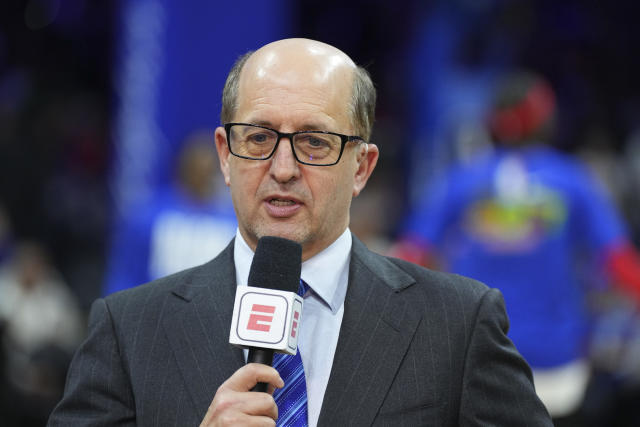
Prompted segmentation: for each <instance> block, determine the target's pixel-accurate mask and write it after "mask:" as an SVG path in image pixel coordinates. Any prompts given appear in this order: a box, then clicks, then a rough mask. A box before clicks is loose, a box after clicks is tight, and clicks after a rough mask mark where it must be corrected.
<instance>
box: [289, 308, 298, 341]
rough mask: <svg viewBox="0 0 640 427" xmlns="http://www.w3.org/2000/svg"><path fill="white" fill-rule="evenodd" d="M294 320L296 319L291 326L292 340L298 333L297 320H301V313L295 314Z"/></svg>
mask: <svg viewBox="0 0 640 427" xmlns="http://www.w3.org/2000/svg"><path fill="white" fill-rule="evenodd" d="M293 318H294V319H296V320H294V321H293V325H291V338H295V337H296V332H297V331H298V322H297V320H298V319H299V318H300V312H299V311H296V312H295V313H293Z"/></svg>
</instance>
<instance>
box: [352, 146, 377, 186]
mask: <svg viewBox="0 0 640 427" xmlns="http://www.w3.org/2000/svg"><path fill="white" fill-rule="evenodd" d="M378 156H379V152H378V147H377V146H376V145H375V144H367V143H365V144H362V147H361V148H360V150H359V151H358V155H357V157H356V162H357V169H356V175H355V179H354V182H353V197H356V196H358V194H360V192H361V191H362V189H363V188H364V186H365V185H366V184H367V181H368V180H369V177H370V176H371V173H372V172H373V169H375V167H376V164H377V163H378Z"/></svg>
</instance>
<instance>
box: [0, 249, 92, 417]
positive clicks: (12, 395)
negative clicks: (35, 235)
mask: <svg viewBox="0 0 640 427" xmlns="http://www.w3.org/2000/svg"><path fill="white" fill-rule="evenodd" d="M0 324H1V325H2V330H3V334H2V335H3V336H2V351H3V359H5V362H4V366H3V369H4V371H3V375H2V376H0V378H5V380H4V384H3V385H4V389H3V392H2V393H0V396H1V397H3V398H4V399H5V401H4V402H2V405H0V406H4V409H5V414H4V416H5V418H6V419H5V420H3V421H4V422H6V425H20V426H30V425H43V424H44V422H45V421H46V419H47V417H48V415H49V413H50V412H51V410H52V409H53V407H54V405H55V404H56V402H57V401H58V400H59V399H60V397H61V396H62V391H63V388H64V379H65V375H66V370H67V366H68V363H69V361H70V360H71V355H72V354H73V352H74V351H75V348H76V346H77V345H78V343H79V341H80V340H81V338H82V335H83V327H82V325H83V324H84V320H83V319H82V316H81V314H80V310H79V308H78V304H77V302H76V300H75V299H74V297H73V295H72V294H71V292H70V291H69V289H68V288H67V286H66V285H65V284H64V283H63V282H62V280H61V278H60V277H59V276H58V274H57V273H56V272H55V271H54V270H53V268H52V267H51V264H50V262H49V259H48V257H47V255H46V253H45V251H44V249H43V248H42V247H41V246H40V245H39V244H38V243H35V242H23V243H20V244H19V245H18V246H17V247H16V250H15V252H14V253H13V256H12V257H11V258H10V259H9V261H8V262H7V263H5V264H4V265H2V266H1V267H0Z"/></svg>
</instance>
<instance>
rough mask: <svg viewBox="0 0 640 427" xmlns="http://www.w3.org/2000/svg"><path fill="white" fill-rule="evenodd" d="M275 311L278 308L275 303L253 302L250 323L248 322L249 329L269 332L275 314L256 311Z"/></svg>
mask: <svg viewBox="0 0 640 427" xmlns="http://www.w3.org/2000/svg"><path fill="white" fill-rule="evenodd" d="M275 311H276V308H275V306H273V305H261V304H253V307H251V315H250V316H249V323H247V329H250V330H252V331H262V332H269V330H270V329H271V321H273V316H266V315H264V314H255V313H269V314H273V313H275Z"/></svg>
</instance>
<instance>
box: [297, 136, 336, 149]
mask: <svg viewBox="0 0 640 427" xmlns="http://www.w3.org/2000/svg"><path fill="white" fill-rule="evenodd" d="M298 142H299V143H300V144H302V145H303V146H304V147H305V148H308V149H314V150H316V149H326V148H330V147H331V141H330V140H329V139H328V138H326V137H324V136H323V135H322V134H313V133H308V134H300V135H299V137H298Z"/></svg>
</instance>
